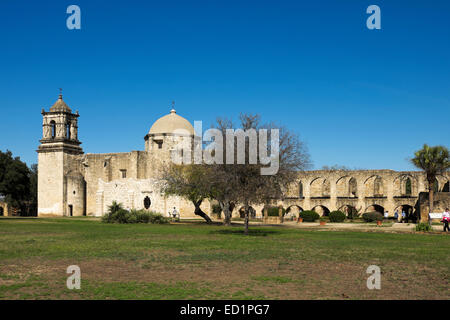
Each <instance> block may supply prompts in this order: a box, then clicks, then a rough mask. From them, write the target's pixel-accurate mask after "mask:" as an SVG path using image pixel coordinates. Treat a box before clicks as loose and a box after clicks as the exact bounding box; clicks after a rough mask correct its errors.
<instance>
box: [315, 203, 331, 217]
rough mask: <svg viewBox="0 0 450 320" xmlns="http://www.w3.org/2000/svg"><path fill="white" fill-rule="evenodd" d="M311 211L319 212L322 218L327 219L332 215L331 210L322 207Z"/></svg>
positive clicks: (316, 207)
mask: <svg viewBox="0 0 450 320" xmlns="http://www.w3.org/2000/svg"><path fill="white" fill-rule="evenodd" d="M311 210H312V211H315V212H317V213H318V214H319V215H320V216H322V217H327V216H328V215H329V214H330V210H329V209H328V208H327V207H325V206H322V205H318V206H315V207H314V208H312V209H311Z"/></svg>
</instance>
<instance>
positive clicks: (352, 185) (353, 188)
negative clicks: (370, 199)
mask: <svg viewBox="0 0 450 320" xmlns="http://www.w3.org/2000/svg"><path fill="white" fill-rule="evenodd" d="M357 189H358V184H357V182H356V179H355V178H350V180H349V181H348V194H349V196H350V197H356V193H357Z"/></svg>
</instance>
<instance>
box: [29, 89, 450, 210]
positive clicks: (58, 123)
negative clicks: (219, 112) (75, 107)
mask: <svg viewBox="0 0 450 320" xmlns="http://www.w3.org/2000/svg"><path fill="white" fill-rule="evenodd" d="M42 116H43V126H42V128H43V137H42V139H41V140H40V142H41V144H40V146H39V148H38V151H37V152H38V170H39V171H38V172H39V174H38V216H83V215H89V216H102V215H103V214H104V213H105V212H106V211H107V209H108V206H109V205H110V204H111V203H112V202H113V201H117V202H120V203H122V204H123V205H124V206H125V207H126V208H128V209H144V208H145V209H148V210H152V211H156V212H159V213H162V214H164V215H167V214H168V212H171V211H173V208H174V207H176V208H177V211H178V212H180V216H181V217H183V218H190V217H197V216H195V215H194V206H193V205H192V204H191V203H190V202H189V201H186V200H184V199H182V198H179V197H164V196H163V195H162V194H161V192H160V188H159V186H160V185H159V182H160V180H159V179H158V176H159V174H158V168H159V167H160V164H161V163H164V162H167V161H171V152H172V151H173V150H174V147H175V145H176V144H178V143H179V142H180V141H181V140H182V141H183V142H184V143H186V141H188V143H189V142H192V141H193V140H191V139H193V138H194V128H193V126H192V125H191V123H190V122H189V121H188V120H186V119H185V118H183V117H181V116H179V115H178V114H177V113H176V111H175V110H173V109H172V110H171V111H170V113H169V114H168V115H165V116H163V117H161V118H159V119H158V120H156V121H155V123H154V124H153V125H152V126H151V128H150V131H149V132H148V134H147V135H146V136H145V138H144V140H145V151H131V152H125V153H106V154H91V153H87V154H85V153H84V152H83V149H82V148H81V147H80V145H81V142H80V141H79V140H78V118H79V114H78V112H75V113H73V112H72V110H71V108H69V106H68V105H67V104H66V103H65V102H64V100H63V99H62V95H60V96H59V99H58V100H57V101H56V102H55V104H54V105H53V106H52V107H51V108H50V110H49V111H48V112H46V111H45V110H42ZM175 131H176V132H177V133H174V132H175ZM449 181H450V173H449V172H447V173H445V174H444V175H440V176H438V177H437V178H436V182H435V192H436V203H435V208H436V210H440V211H442V210H444V208H445V207H448V206H450V193H449V191H450V190H449V189H450V188H449ZM427 191H428V187H427V182H426V177H425V174H424V173H423V172H420V171H393V170H351V171H345V170H344V171H342V170H338V171H327V170H316V171H305V172H299V174H298V181H297V182H296V183H294V184H293V185H292V186H288V187H287V190H286V194H285V196H284V198H283V199H278V200H275V199H274V200H273V203H271V204H270V205H272V206H279V207H283V208H285V209H286V214H287V215H290V216H292V215H296V216H298V213H299V212H300V211H303V210H314V211H316V212H318V213H319V214H320V215H327V214H328V213H329V212H330V211H333V210H342V211H344V212H356V211H357V212H359V213H363V212H368V211H379V212H380V213H384V212H385V211H388V213H389V215H390V216H393V215H394V212H395V211H398V212H400V213H401V212H402V211H405V212H408V213H409V214H412V215H416V214H419V211H420V207H421V206H422V207H423V205H424V203H425V202H424V201H422V200H421V199H425V198H424V197H426V194H427ZM210 206H211V205H210V203H208V202H207V201H205V202H204V205H203V206H202V209H203V211H205V212H206V213H211V207H210ZM264 206H265V204H259V205H254V206H253V207H252V208H251V215H252V216H253V217H262V215H263V211H264V210H263V208H264ZM421 211H424V209H422V210H421ZM425 211H426V210H425ZM240 215H242V207H241V206H239V205H238V206H236V208H235V210H234V211H233V216H240ZM197 218H198V217H197Z"/></svg>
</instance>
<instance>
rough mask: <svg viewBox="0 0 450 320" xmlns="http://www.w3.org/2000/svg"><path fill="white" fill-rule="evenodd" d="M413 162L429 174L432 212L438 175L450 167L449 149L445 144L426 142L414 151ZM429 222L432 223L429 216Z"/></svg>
mask: <svg viewBox="0 0 450 320" xmlns="http://www.w3.org/2000/svg"><path fill="white" fill-rule="evenodd" d="M411 162H412V164H413V165H415V166H416V167H417V168H419V169H422V170H423V171H425V173H426V175H427V182H428V200H429V203H430V212H433V204H434V203H433V201H434V184H435V181H436V176H437V175H440V174H443V173H444V172H445V171H447V170H448V169H449V168H450V157H449V151H448V149H447V148H446V147H444V146H435V147H430V146H429V145H427V144H424V145H423V148H422V149H420V150H418V151H416V152H415V153H414V158H412V159H411ZM428 217H429V216H428ZM428 223H431V221H430V219H429V218H428Z"/></svg>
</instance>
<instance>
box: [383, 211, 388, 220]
mask: <svg viewBox="0 0 450 320" xmlns="http://www.w3.org/2000/svg"><path fill="white" fill-rule="evenodd" d="M384 218H385V219H386V220H388V219H389V211H387V210H386V211H385V212H384Z"/></svg>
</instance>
